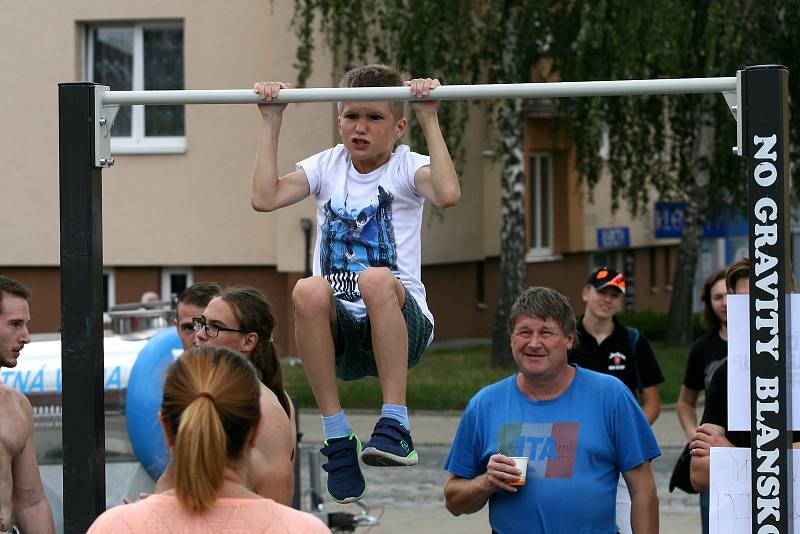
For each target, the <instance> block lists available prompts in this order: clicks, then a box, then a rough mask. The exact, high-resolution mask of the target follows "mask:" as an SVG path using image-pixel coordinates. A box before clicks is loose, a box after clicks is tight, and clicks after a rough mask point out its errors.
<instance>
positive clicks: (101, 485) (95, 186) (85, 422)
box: [58, 82, 106, 534]
mask: <svg viewBox="0 0 800 534" xmlns="http://www.w3.org/2000/svg"><path fill="white" fill-rule="evenodd" d="M94 86H95V84H93V83H88V82H79V83H62V84H59V86H58V108H59V115H58V116H59V121H58V149H59V188H60V206H61V368H62V391H63V394H62V413H63V420H64V424H63V430H62V439H63V446H64V500H63V502H64V532H65V533H67V534H71V533H76V534H77V533H83V532H86V530H87V529H88V528H89V526H90V525H91V524H92V521H94V519H95V518H96V517H97V516H98V515H99V514H101V513H102V512H103V511H105V508H106V494H105V485H106V484H105V480H106V477H105V435H104V434H105V421H104V410H103V315H102V314H103V233H102V200H103V199H102V188H101V182H100V180H101V177H102V176H101V175H102V173H101V170H100V169H99V168H97V167H94V123H95V120H96V117H95V116H94V115H95V105H94Z"/></svg>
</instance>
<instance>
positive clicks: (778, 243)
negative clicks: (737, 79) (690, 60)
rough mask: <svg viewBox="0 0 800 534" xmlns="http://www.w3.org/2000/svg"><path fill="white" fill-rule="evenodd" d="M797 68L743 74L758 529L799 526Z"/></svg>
mask: <svg viewBox="0 0 800 534" xmlns="http://www.w3.org/2000/svg"><path fill="white" fill-rule="evenodd" d="M788 83H789V71H788V70H786V68H785V67H781V66H778V65H765V66H757V67H748V68H747V69H745V70H744V71H743V72H742V84H741V88H742V95H741V102H742V105H743V110H742V111H743V113H742V116H743V118H744V129H743V147H744V152H745V153H744V156H745V157H746V158H747V180H748V219H749V225H748V226H749V232H750V410H751V411H750V425H751V426H750V428H751V432H750V436H751V438H750V447H751V452H750V457H751V460H752V466H751V469H752V482H751V483H752V531H753V532H757V533H760V534H769V533H780V534H788V533H789V532H791V529H792V524H793V521H792V518H791V515H790V514H791V507H790V504H791V498H792V487H791V484H792V480H793V477H792V463H791V462H790V461H789V457H788V450H789V449H790V448H791V446H792V432H791V430H792V410H791V400H792V399H791V391H792V388H791V375H790V372H791V368H792V363H791V362H792V360H791V351H790V347H791V329H790V328H789V326H790V324H791V321H790V306H789V305H788V304H789V300H788V299H789V296H788V294H787V288H788V287H789V284H788V282H789V280H791V276H792V274H791V261H790V247H789V243H790V241H789V239H790V234H789V232H790V223H789V215H790V214H789V209H790V208H789V206H790V197H789V182H790V176H789V96H788V95H789V91H788V87H789V85H788Z"/></svg>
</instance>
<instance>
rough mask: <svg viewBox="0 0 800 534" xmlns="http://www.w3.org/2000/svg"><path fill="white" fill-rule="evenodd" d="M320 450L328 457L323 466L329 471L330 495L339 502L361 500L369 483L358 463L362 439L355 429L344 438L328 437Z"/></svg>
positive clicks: (345, 502)
mask: <svg viewBox="0 0 800 534" xmlns="http://www.w3.org/2000/svg"><path fill="white" fill-rule="evenodd" d="M322 445H323V446H322V449H321V450H320V452H321V453H322V454H324V455H325V456H326V457H327V458H328V462H327V463H325V464H322V468H323V469H324V470H325V471H327V472H328V484H327V486H328V495H329V496H330V498H331V499H333V500H334V501H336V502H338V503H339V504H347V503H350V502H355V501H357V500H359V499H360V498H361V497H363V496H364V494H365V493H366V492H367V483H366V481H365V480H364V475H362V474H361V467H359V465H358V456H359V454H361V441H359V439H358V436H356V435H355V434H354V433H353V431H352V430H351V431H350V435H348V436H345V437H342V438H331V439H326V440H325V442H324V443H323V444H322Z"/></svg>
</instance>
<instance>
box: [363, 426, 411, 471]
mask: <svg viewBox="0 0 800 534" xmlns="http://www.w3.org/2000/svg"><path fill="white" fill-rule="evenodd" d="M361 461H362V462H364V463H365V464H367V465H373V466H383V467H386V466H396V465H416V463H417V461H418V458H417V451H415V450H414V443H413V442H412V441H411V432H409V431H408V429H407V428H406V427H404V426H403V425H402V423H400V421H398V420H397V419H395V418H393V417H381V418H380V419H378V422H377V424H376V425H375V430H373V431H372V437H371V438H370V439H369V441H368V442H367V444H366V445H365V446H364V450H362V451H361Z"/></svg>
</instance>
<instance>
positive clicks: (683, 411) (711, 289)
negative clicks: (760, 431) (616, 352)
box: [675, 269, 728, 534]
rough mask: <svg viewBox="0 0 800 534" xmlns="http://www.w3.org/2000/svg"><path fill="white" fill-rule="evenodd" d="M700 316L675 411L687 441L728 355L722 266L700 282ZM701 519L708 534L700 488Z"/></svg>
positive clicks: (704, 497) (704, 494) (705, 495)
mask: <svg viewBox="0 0 800 534" xmlns="http://www.w3.org/2000/svg"><path fill="white" fill-rule="evenodd" d="M700 298H701V300H702V301H703V314H702V315H701V319H702V322H703V326H704V327H705V328H706V329H707V332H706V333H705V334H703V335H702V336H700V337H699V338H698V339H697V340H696V341H695V343H694V345H692V348H691V349H690V350H689V360H688V361H687V362H686V373H685V374H684V377H683V385H682V386H681V392H680V394H679V395H678V403H677V406H676V410H675V411H676V412H678V420H679V421H680V423H681V427H682V428H683V432H684V434H686V439H687V441H691V440H692V436H694V433H695V430H697V411H696V410H697V398H698V397H699V396H700V393H701V392H703V391H707V388H708V383H709V382H710V380H711V375H712V374H714V371H715V370H716V369H717V368H718V367H719V366H720V365H721V364H722V362H724V361H725V358H727V357H728V308H727V298H728V289H727V287H726V286H725V269H720V270H719V271H717V272H716V273H714V274H712V275H711V276H710V277H709V278H708V279H707V280H706V282H705V283H704V284H703V291H702V293H701V295H700ZM699 499H700V519H701V525H702V528H703V534H708V492H707V491H701V492H700V497H699Z"/></svg>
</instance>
